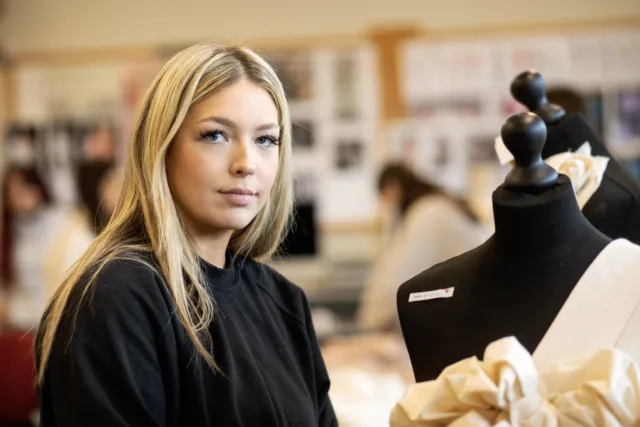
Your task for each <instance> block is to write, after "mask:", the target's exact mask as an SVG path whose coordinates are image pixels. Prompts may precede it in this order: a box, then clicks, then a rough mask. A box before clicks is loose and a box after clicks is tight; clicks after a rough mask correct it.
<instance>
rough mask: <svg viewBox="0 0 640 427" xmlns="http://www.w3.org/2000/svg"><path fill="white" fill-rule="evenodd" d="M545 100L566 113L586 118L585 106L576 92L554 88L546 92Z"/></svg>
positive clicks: (564, 88)
mask: <svg viewBox="0 0 640 427" xmlns="http://www.w3.org/2000/svg"><path fill="white" fill-rule="evenodd" d="M547 100H548V101H549V103H551V104H556V105H559V106H560V107H562V108H563V109H564V110H565V111H566V112H567V113H576V114H581V115H583V116H585V117H587V114H588V111H587V104H586V102H585V100H584V98H583V97H582V95H580V94H579V93H578V92H577V91H576V90H574V89H571V88H569V87H564V86H555V87H551V88H549V90H548V91H547Z"/></svg>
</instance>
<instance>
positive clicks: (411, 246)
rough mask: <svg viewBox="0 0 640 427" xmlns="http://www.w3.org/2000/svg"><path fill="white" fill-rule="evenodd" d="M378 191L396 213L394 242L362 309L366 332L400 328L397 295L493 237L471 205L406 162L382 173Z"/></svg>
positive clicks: (379, 262) (374, 273)
mask: <svg viewBox="0 0 640 427" xmlns="http://www.w3.org/2000/svg"><path fill="white" fill-rule="evenodd" d="M378 190H379V192H380V195H381V198H382V202H383V204H384V205H385V207H386V208H388V209H391V210H392V211H394V212H395V213H396V217H397V225H396V228H395V230H394V231H393V235H392V237H391V241H390V244H388V245H385V246H384V249H383V252H382V253H381V254H380V256H379V257H378V260H377V261H376V263H375V264H374V266H373V269H372V272H371V275H370V277H369V279H368V281H367V283H365V287H364V290H363V294H362V297H361V300H360V307H359V310H358V319H357V322H358V327H359V328H360V329H362V330H366V331H385V330H393V329H396V328H397V327H398V326H399V324H398V315H397V308H396V292H397V290H398V288H399V287H400V285H401V284H402V283H404V282H405V281H407V280H409V279H411V278H412V277H413V276H415V275H417V274H419V273H421V272H422V271H424V270H426V269H428V268H430V267H432V266H434V265H435V264H438V263H440V262H443V261H445V260H447V259H449V258H452V257H455V256H457V255H460V254H462V253H463V252H466V251H468V250H470V249H473V248H474V247H476V246H478V245H479V244H480V243H482V242H483V241H484V240H486V239H487V238H488V236H489V235H490V231H489V230H487V229H486V228H485V227H484V226H482V225H481V224H480V222H479V220H478V218H477V216H476V215H475V214H474V212H473V211H472V210H471V208H470V207H469V205H468V204H467V203H466V202H465V201H463V200H460V199H457V198H455V197H453V196H452V195H450V194H448V193H447V192H445V191H444V190H443V189H442V188H440V187H438V186H437V185H435V184H433V183H430V182H427V181H425V180H423V179H421V178H419V177H418V176H417V175H416V174H415V173H413V172H412V171H411V170H410V169H409V168H407V167H406V166H404V165H402V164H389V165H387V166H386V167H385V168H384V169H383V170H382V172H381V174H380V177H379V180H378Z"/></svg>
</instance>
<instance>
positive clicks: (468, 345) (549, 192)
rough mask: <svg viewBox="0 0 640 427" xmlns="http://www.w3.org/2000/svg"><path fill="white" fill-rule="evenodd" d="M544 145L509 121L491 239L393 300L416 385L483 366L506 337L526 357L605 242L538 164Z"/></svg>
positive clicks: (523, 121)
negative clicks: (466, 364)
mask: <svg viewBox="0 0 640 427" xmlns="http://www.w3.org/2000/svg"><path fill="white" fill-rule="evenodd" d="M545 137H546V126H545V125H544V123H543V122H542V120H541V119H540V118H539V117H537V116H535V115H534V114H531V113H522V114H518V115H515V116H513V117H511V118H510V119H509V120H508V121H507V123H506V124H505V125H504V126H503V127H502V139H503V140H504V143H505V145H506V147H507V148H508V149H509V151H511V153H512V154H513V155H514V158H515V166H514V168H513V170H512V171H511V172H510V173H509V174H508V175H507V177H506V179H505V183H504V184H503V185H502V186H500V187H499V188H498V189H497V190H496V191H495V192H494V193H493V213H494V222H495V233H494V235H493V236H492V237H491V238H490V239H489V240H488V241H486V242H485V243H483V244H482V245H480V246H479V247H477V248H476V249H474V250H471V251H469V252H467V253H464V254H462V255H460V256H458V257H456V258H453V259H450V260H448V261H445V262H443V263H441V264H438V265H436V266H434V267H432V268H430V269H428V270H426V271H424V272H422V273H421V274H419V275H417V276H416V277H414V278H413V279H411V280H409V281H407V282H406V283H404V284H403V285H402V286H401V287H400V289H399V290H398V294H397V307H398V315H399V317H400V324H401V327H402V333H403V335H404V340H405V344H406V346H407V349H408V351H409V356H410V358H411V363H412V366H413V371H414V374H415V377H416V380H417V381H427V380H431V379H434V378H435V377H437V376H438V375H439V374H440V373H441V371H442V370H443V369H444V368H445V367H447V366H448V365H450V364H452V363H455V362H457V361H459V360H462V359H464V358H467V357H471V356H474V355H475V356H477V357H482V354H483V352H484V350H485V348H486V346H487V345H488V344H489V343H491V342H492V341H495V340H497V339H500V338H503V337H506V336H515V337H516V338H517V339H518V340H519V341H520V343H521V344H522V345H523V346H524V347H525V348H527V349H528V350H529V351H531V352H533V351H534V350H535V349H536V347H537V345H538V344H539V343H540V341H541V340H542V338H543V337H544V335H545V333H546V332H547V330H548V329H549V327H550V326H551V323H552V322H553V321H554V319H555V318H556V316H557V314H558V313H559V311H560V309H561V308H562V306H563V305H564V303H565V301H566V299H567V298H568V296H569V294H570V293H571V291H572V290H573V288H574V286H575V285H576V284H577V283H578V281H579V280H580V278H581V277H582V275H583V274H584V272H585V271H586V270H587V268H588V267H589V266H590V265H591V263H592V262H593V260H594V259H595V258H596V257H597V256H598V254H599V253H600V252H601V251H602V249H604V248H605V247H606V246H607V244H608V243H609V242H611V239H610V238H608V237H606V236H605V235H604V234H602V233H601V232H600V231H598V230H597V229H596V228H595V227H594V226H593V225H592V224H591V223H589V221H588V220H587V219H586V218H585V217H584V215H583V214H582V212H581V211H580V208H579V206H578V203H577V200H576V196H575V194H574V191H573V187H572V185H571V181H570V180H569V178H568V177H566V176H564V175H558V174H557V173H556V172H555V170H553V168H551V167H550V166H549V165H547V164H546V163H544V162H543V161H542V158H541V152H542V149H543V146H544V141H545ZM450 287H453V288H454V289H453V295H452V296H451V297H448V298H440V299H429V300H422V301H413V302H410V296H411V295H412V294H416V293H422V292H428V291H434V290H440V289H444V288H450ZM447 295H451V294H447Z"/></svg>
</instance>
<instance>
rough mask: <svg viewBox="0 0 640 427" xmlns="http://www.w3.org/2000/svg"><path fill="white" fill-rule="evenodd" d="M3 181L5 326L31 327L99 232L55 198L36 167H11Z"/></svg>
mask: <svg viewBox="0 0 640 427" xmlns="http://www.w3.org/2000/svg"><path fill="white" fill-rule="evenodd" d="M2 182H3V202H2V208H3V214H2V226H1V230H2V231H1V233H2V248H1V252H0V253H1V254H2V256H1V258H0V284H1V285H2V286H1V293H2V295H1V296H0V305H2V306H4V307H3V309H2V310H1V311H2V312H3V313H4V314H2V315H0V326H2V327H3V328H4V329H17V330H22V331H29V330H30V329H32V328H35V327H37V326H38V322H39V321H40V318H41V317H42V314H43V312H44V309H45V307H46V304H47V300H48V299H49V298H50V297H51V295H52V294H53V293H54V291H55V289H56V287H57V286H58V285H59V284H60V283H61V282H62V280H63V279H64V276H65V273H66V271H67V269H69V268H70V267H71V266H72V265H73V263H74V262H76V261H77V260H78V259H79V258H80V257H81V256H82V254H83V253H84V252H85V251H86V250H87V248H88V247H89V245H90V244H91V242H92V241H93V237H94V236H93V234H92V233H91V231H90V230H89V227H88V226H87V224H86V222H85V221H84V219H83V218H82V215H80V213H78V212H74V211H73V210H69V209H66V208H62V207H59V206H55V205H54V204H53V203H52V202H51V197H50V193H49V189H48V188H47V186H46V185H45V183H44V181H43V179H42V178H41V176H40V174H39V173H38V171H37V170H36V169H35V168H34V167H18V166H12V167H9V169H8V170H7V172H6V174H5V177H4V179H3V180H2Z"/></svg>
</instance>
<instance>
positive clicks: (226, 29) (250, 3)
mask: <svg viewBox="0 0 640 427" xmlns="http://www.w3.org/2000/svg"><path fill="white" fill-rule="evenodd" d="M2 9H3V10H2V20H3V21H4V25H3V28H0V31H2V35H3V36H2V39H3V41H4V42H3V44H4V45H5V49H6V50H7V51H9V52H19V51H22V52H24V51H43V50H64V49H74V48H90V47H116V46H146V45H155V44H165V43H190V42H192V41H195V40H201V39H212V38H213V39H242V40H246V39H260V38H278V39H284V38H290V37H292V36H294V37H295V36H299V37H305V36H326V35H339V36H345V35H356V34H361V33H363V32H366V31H367V30H369V29H370V28H371V27H373V26H380V25H385V24H388V25H392V24H398V23H401V24H406V23H415V24H417V25H419V26H423V27H426V28H428V29H433V30H442V29H451V28H468V27H490V26H518V25H519V24H527V25H530V24H536V23H557V22H577V21H590V20H600V21H601V20H607V19H619V18H630V17H633V16H636V17H638V16H640V1H638V0H610V1H606V2H605V1H601V0H563V1H557V0H537V1H521V2H514V1H513V0H447V1H441V0H393V1H388V0H353V1H345V0H324V1H322V2H320V1H312V0H298V1H291V0H269V1H257V0H233V1H226V2H224V3H223V2H221V1H214V0H188V1H175V0H135V1H130V0H109V1H87V0H55V1H45V0H10V1H6V0H5V1H4V2H3V7H2Z"/></svg>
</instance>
